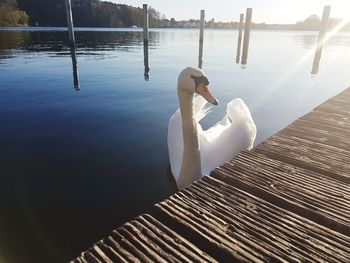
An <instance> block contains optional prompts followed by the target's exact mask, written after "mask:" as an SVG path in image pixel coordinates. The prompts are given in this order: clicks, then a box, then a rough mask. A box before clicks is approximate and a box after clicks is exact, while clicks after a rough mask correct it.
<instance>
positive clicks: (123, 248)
mask: <svg viewBox="0 0 350 263" xmlns="http://www.w3.org/2000/svg"><path fill="white" fill-rule="evenodd" d="M241 261H246V262H269V261H273V262H276V261H277V262H305V261H308V262H322V261H323V262H324V261H326V262H350V88H348V89H347V90H345V91H343V92H342V93H341V94H339V95H337V96H335V97H333V98H332V99H330V100H328V101H326V102H325V103H323V104H322V105H320V106H319V107H317V108H316V109H314V110H313V111H312V112H310V113H308V114H306V115H305V116H303V117H302V118H300V119H298V120H297V121H295V122H294V123H292V124H291V125H289V126H288V127H287V128H286V129H284V130H282V131H281V132H279V133H277V134H275V135H274V136H272V137H271V138H269V139H267V140H266V141H264V142H263V143H261V144H260V145H258V146H256V147H255V148H254V149H253V150H252V151H245V152H242V153H241V154H239V155H238V156H236V157H235V158H234V159H233V160H232V161H231V162H229V163H226V164H224V165H222V166H221V167H218V168H217V169H215V171H213V172H212V174H211V176H208V177H204V178H203V179H201V180H199V181H197V182H195V183H194V184H193V185H192V186H191V187H189V188H187V189H185V190H183V191H180V192H178V193H176V194H175V195H173V196H171V197H169V198H168V199H166V200H165V201H162V202H160V203H157V204H156V205H154V209H153V210H152V212H151V213H150V214H144V215H141V216H139V217H137V218H135V219H134V220H132V221H130V222H128V223H126V224H124V225H123V226H121V227H119V228H118V229H116V230H114V231H113V232H112V233H111V234H110V236H108V237H106V238H105V239H103V240H101V241H99V242H97V243H95V244H94V245H93V246H92V247H91V248H90V249H88V250H87V251H85V252H83V253H82V254H81V255H80V257H78V258H76V259H75V260H73V262H241Z"/></svg>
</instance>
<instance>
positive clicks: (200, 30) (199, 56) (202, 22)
mask: <svg viewBox="0 0 350 263" xmlns="http://www.w3.org/2000/svg"><path fill="white" fill-rule="evenodd" d="M204 16H205V11H204V10H201V17H200V29H199V55H198V67H199V68H202V64H203V38H204Z"/></svg>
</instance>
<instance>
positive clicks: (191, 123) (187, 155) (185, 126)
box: [177, 91, 202, 189]
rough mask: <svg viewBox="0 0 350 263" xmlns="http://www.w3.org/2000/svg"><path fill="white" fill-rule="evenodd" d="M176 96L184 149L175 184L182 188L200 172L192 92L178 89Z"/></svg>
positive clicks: (198, 175) (199, 174)
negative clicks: (178, 104) (179, 111)
mask: <svg viewBox="0 0 350 263" xmlns="http://www.w3.org/2000/svg"><path fill="white" fill-rule="evenodd" d="M178 97H179V103H180V110H181V117H182V132H183V142H184V151H183V159H182V165H181V170H180V175H179V179H178V182H177V185H178V188H179V189H183V188H185V187H187V186H189V185H190V184H191V183H192V182H193V181H195V180H197V179H199V178H200V177H201V176H202V172H201V158H200V151H199V142H198V134H197V122H196V119H195V112H194V94H189V93H186V92H181V91H178Z"/></svg>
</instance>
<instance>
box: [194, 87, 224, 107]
mask: <svg viewBox="0 0 350 263" xmlns="http://www.w3.org/2000/svg"><path fill="white" fill-rule="evenodd" d="M196 91H197V93H198V94H199V95H201V96H202V97H203V98H205V99H206V100H207V101H208V102H210V103H211V104H213V105H218V104H219V102H218V100H217V99H216V98H215V97H214V96H213V94H212V93H211V91H210V89H209V87H208V86H207V85H205V84H204V83H201V84H200V85H199V86H198V87H197V89H196Z"/></svg>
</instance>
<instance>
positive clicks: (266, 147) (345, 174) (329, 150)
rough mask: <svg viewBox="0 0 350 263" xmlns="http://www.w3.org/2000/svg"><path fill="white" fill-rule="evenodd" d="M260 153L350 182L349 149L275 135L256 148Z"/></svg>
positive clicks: (280, 134)
mask: <svg viewBox="0 0 350 263" xmlns="http://www.w3.org/2000/svg"><path fill="white" fill-rule="evenodd" d="M254 151H255V152H257V153H261V154H264V155H265V156H267V157H269V158H272V159H276V160H279V161H281V162H286V163H289V164H292V165H295V166H298V167H301V168H304V169H308V170H311V171H314V172H317V173H320V174H323V175H327V176H329V177H331V178H333V179H336V180H340V181H342V182H346V183H350V174H349V171H350V151H348V150H344V149H340V148H337V147H334V146H329V145H327V144H324V143H317V142H313V141H310V140H307V139H303V138H299V137H295V136H290V135H283V132H281V133H279V134H276V135H274V136H272V137H271V138H270V139H268V140H266V141H264V142H263V143H261V144H259V145H258V146H257V147H255V148H254Z"/></svg>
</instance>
